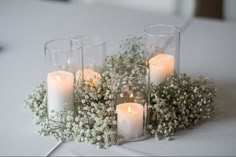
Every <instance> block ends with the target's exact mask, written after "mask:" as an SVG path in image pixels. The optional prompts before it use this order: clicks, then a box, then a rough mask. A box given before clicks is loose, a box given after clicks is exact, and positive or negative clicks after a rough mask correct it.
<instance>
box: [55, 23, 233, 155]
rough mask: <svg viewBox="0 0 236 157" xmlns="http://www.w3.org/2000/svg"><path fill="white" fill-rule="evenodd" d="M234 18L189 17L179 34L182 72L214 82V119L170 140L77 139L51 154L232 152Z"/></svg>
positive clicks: (210, 153)
mask: <svg viewBox="0 0 236 157" xmlns="http://www.w3.org/2000/svg"><path fill="white" fill-rule="evenodd" d="M235 46H236V23H226V22H224V23H223V22H220V21H213V20H211V21H210V20H203V19H194V20H193V22H192V23H191V24H190V26H189V27H188V28H187V29H186V30H185V32H184V33H183V35H182V43H181V71H182V72H186V73H188V74H190V75H192V76H197V75H204V76H207V77H209V78H210V79H212V80H214V81H215V84H216V87H217V98H216V102H215V103H216V106H217V107H216V114H215V116H214V118H213V119H211V120H209V121H207V122H205V123H202V124H201V125H198V126H196V127H194V128H193V129H192V130H186V131H184V132H179V133H178V134H177V135H176V136H175V140H174V141H171V142H169V141H166V140H161V141H155V140H154V139H149V140H145V141H141V142H135V143H128V144H124V145H121V146H113V147H111V148H109V149H107V150H97V149H95V147H94V146H90V145H86V144H82V143H79V144H78V143H74V142H69V143H64V144H62V146H61V147H60V148H59V149H57V150H55V151H54V152H53V153H52V155H81V156H83V155H101V156H105V155H108V156H109V155H135V156H136V155H146V156H149V155H155V156H159V155H160V156H235V155H236V149H235V148H236V136H235V135H236V70H235V68H236V61H235V59H236V50H235Z"/></svg>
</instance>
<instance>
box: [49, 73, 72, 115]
mask: <svg viewBox="0 0 236 157" xmlns="http://www.w3.org/2000/svg"><path fill="white" fill-rule="evenodd" d="M73 83H74V75H73V74H72V73H70V72H66V71H55V72H50V73H48V78H47V84H48V115H49V118H52V117H53V116H55V114H54V113H52V111H55V112H56V113H60V112H63V111H68V110H73V109H74V105H73Z"/></svg>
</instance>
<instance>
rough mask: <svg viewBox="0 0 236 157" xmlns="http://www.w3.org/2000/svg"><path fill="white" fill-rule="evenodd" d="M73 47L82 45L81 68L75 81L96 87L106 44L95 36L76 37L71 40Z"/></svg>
mask: <svg viewBox="0 0 236 157" xmlns="http://www.w3.org/2000/svg"><path fill="white" fill-rule="evenodd" d="M72 45H73V46H77V45H78V46H80V45H82V51H81V58H82V68H81V69H79V70H78V71H77V72H76V80H77V81H81V80H83V82H84V83H85V84H90V85H96V84H97V82H98V81H99V80H100V78H101V73H102V70H103V69H104V64H105V57H106V43H105V42H104V40H102V39H101V38H100V37H97V36H85V35H82V36H78V37H74V38H73V39H72Z"/></svg>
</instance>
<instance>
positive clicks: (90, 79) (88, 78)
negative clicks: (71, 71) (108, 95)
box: [76, 69, 101, 86]
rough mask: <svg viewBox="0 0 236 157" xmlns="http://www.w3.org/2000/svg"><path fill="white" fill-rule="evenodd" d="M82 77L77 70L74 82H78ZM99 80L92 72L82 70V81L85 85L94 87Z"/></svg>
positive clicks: (95, 73)
mask: <svg viewBox="0 0 236 157" xmlns="http://www.w3.org/2000/svg"><path fill="white" fill-rule="evenodd" d="M81 77H82V73H81V70H78V71H77V73H76V80H77V81H79V80H80V79H81ZM100 79H101V75H100V74H99V73H97V72H95V71H94V70H91V69H84V81H85V84H90V85H93V86H95V85H96V84H97V81H98V80H100Z"/></svg>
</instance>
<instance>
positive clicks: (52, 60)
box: [45, 39, 81, 120]
mask: <svg viewBox="0 0 236 157" xmlns="http://www.w3.org/2000/svg"><path fill="white" fill-rule="evenodd" d="M80 51H81V47H79V46H77V47H76V48H72V43H71V40H70V39H59V40H51V41H48V42H46V44H45V56H46V59H47V64H48V69H49V70H48V71H49V72H48V76H47V100H48V101H47V105H48V115H49V118H50V119H56V120H60V114H61V113H63V112H66V111H68V110H73V109H74V103H73V89H74V88H73V87H74V73H75V72H76V71H77V70H78V69H79V68H81V61H80V56H79V55H80Z"/></svg>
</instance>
